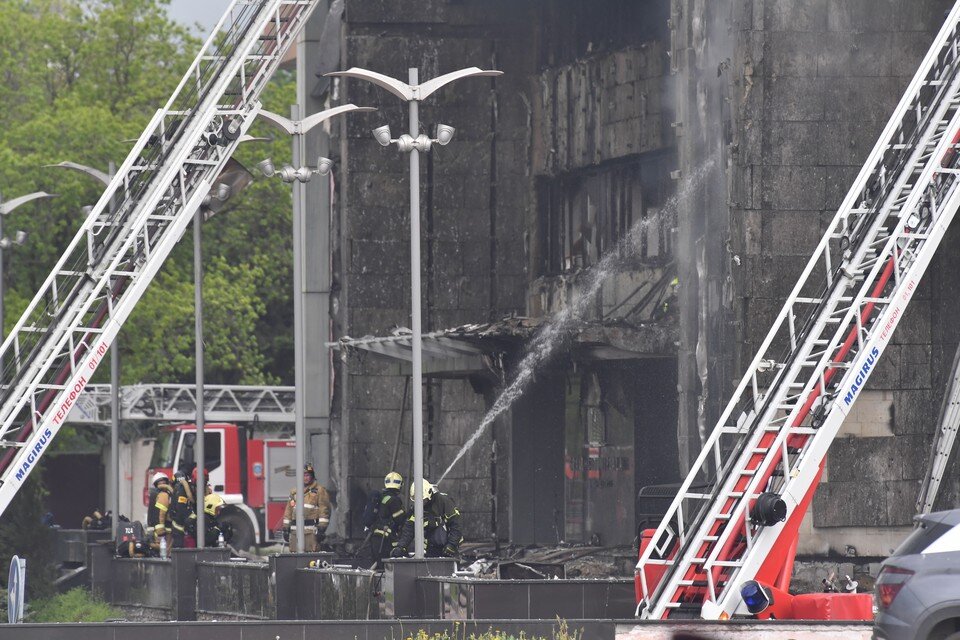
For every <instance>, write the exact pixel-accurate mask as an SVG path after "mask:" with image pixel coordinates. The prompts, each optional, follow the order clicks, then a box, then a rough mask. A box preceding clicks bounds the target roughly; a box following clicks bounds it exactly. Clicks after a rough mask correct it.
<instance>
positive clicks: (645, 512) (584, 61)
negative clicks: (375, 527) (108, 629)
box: [310, 0, 960, 555]
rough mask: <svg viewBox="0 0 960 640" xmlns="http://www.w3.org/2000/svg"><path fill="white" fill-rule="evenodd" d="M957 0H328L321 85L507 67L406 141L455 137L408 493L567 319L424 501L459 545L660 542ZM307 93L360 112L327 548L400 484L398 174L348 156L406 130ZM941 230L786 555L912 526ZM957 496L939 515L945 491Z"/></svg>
mask: <svg viewBox="0 0 960 640" xmlns="http://www.w3.org/2000/svg"><path fill="white" fill-rule="evenodd" d="M949 4H950V3H949V2H947V1H946V0H922V1H916V0H796V1H792V2H775V1H769V0H752V1H751V0H730V1H722V2H716V1H714V0H709V1H708V0H597V1H595V2H581V1H575V0H547V1H543V2H532V1H521V2H507V1H505V0H495V1H491V2H477V1H473V0H429V1H418V2H397V3H390V2H383V1H382V0H345V1H344V2H342V3H340V2H333V3H330V5H329V6H328V7H324V9H325V10H324V11H320V12H319V13H320V14H321V15H320V16H319V17H318V18H317V20H316V21H315V22H317V24H316V25H314V27H313V33H314V35H315V39H316V42H315V45H316V48H317V51H318V53H317V55H316V56H315V57H316V58H317V59H318V60H319V68H320V70H321V71H323V70H327V71H329V70H334V69H337V68H341V69H346V68H349V67H353V66H356V67H363V68H367V69H371V70H375V71H378V72H381V73H384V74H386V75H389V76H393V77H396V78H401V79H405V78H406V75H407V69H408V67H417V68H418V69H419V72H420V78H421V79H422V80H427V79H430V78H432V77H435V76H438V75H440V74H443V73H447V72H450V71H453V70H455V69H459V68H462V67H470V66H477V67H481V68H495V69H500V70H502V71H503V72H504V75H503V76H501V77H498V78H475V79H467V80H462V81H458V82H457V83H455V84H453V85H450V86H449V87H447V88H444V89H442V90H441V91H439V92H438V93H437V94H435V95H434V96H432V97H431V98H430V99H428V100H427V101H424V102H423V103H422V105H421V107H420V117H421V122H422V124H423V128H424V130H425V131H426V132H432V129H433V127H434V126H435V125H436V124H438V123H445V124H449V125H452V126H454V127H456V129H457V132H456V136H455V138H454V140H453V141H452V142H451V144H450V145H448V146H445V147H438V146H436V145H435V146H434V148H433V150H432V151H431V152H430V153H429V154H424V155H423V156H422V159H421V171H422V178H421V181H422V184H421V186H422V189H421V203H422V204H421V226H422V230H423V236H422V243H423V244H422V263H421V265H422V278H423V283H424V285H423V300H422V309H423V314H424V316H423V317H424V333H425V334H428V335H427V337H426V338H425V342H424V363H425V364H424V367H425V372H426V375H427V377H426V380H425V385H424V407H423V415H424V434H425V450H424V460H425V465H426V466H425V475H426V477H428V478H430V479H431V480H437V479H438V478H439V477H440V476H441V475H443V474H444V472H446V471H447V470H448V467H450V465H451V463H452V462H453V461H454V459H455V458H456V457H457V454H458V452H460V450H461V448H462V447H463V445H464V444H465V443H466V442H467V441H468V440H469V439H470V438H471V436H473V435H474V434H475V432H476V431H477V429H478V427H479V425H480V424H481V421H482V420H483V418H484V416H485V414H486V413H487V411H488V410H489V409H490V408H491V407H492V406H493V405H494V403H495V401H496V399H497V398H498V396H499V394H500V393H501V392H502V391H503V389H504V388H505V387H507V386H508V384H509V383H510V381H511V380H512V379H513V377H514V376H515V375H516V373H517V369H518V366H520V365H521V363H522V360H523V357H524V354H525V352H526V349H527V348H528V346H529V345H530V344H531V339H532V337H533V336H534V335H536V334H537V332H538V331H540V330H542V328H543V326H544V324H545V323H546V322H548V321H551V319H553V320H552V321H554V322H555V321H556V319H557V318H560V317H563V318H565V319H566V320H565V322H567V321H569V322H568V325H569V326H568V325H564V327H565V329H564V330H563V331H561V332H559V334H558V336H557V340H556V345H557V348H556V350H555V353H554V355H553V356H552V357H549V358H546V359H545V361H544V362H543V364H542V366H540V367H539V368H538V370H537V371H536V373H535V375H534V376H533V382H532V383H531V384H530V385H529V386H528V387H526V388H525V389H524V392H523V393H520V394H518V395H517V397H516V398H515V400H514V401H513V402H512V403H511V404H510V408H509V409H508V410H507V411H506V412H504V413H503V414H501V415H500V416H499V417H498V418H497V419H496V420H494V421H493V424H492V425H491V427H490V428H489V429H486V430H485V431H483V433H481V434H480V435H479V437H478V438H477V440H476V443H475V445H474V446H472V447H471V448H470V449H469V450H468V451H467V452H466V454H465V455H464V456H463V458H462V459H461V460H460V461H459V462H457V464H455V465H453V466H452V468H450V469H449V473H447V474H446V477H445V478H444V480H443V482H442V483H441V490H442V491H444V492H446V493H449V494H451V495H452V496H453V498H454V499H455V500H456V501H457V502H458V504H459V505H460V508H461V510H462V512H463V514H464V519H465V529H466V531H467V532H468V539H469V540H475V541H483V540H488V541H489V540H493V539H496V540H500V541H509V542H513V543H538V544H555V543H557V542H560V541H566V542H583V543H590V542H593V543H598V542H599V543H600V544H604V545H627V544H630V543H631V542H632V541H633V539H634V536H635V534H636V529H637V526H638V525H642V524H643V523H645V522H650V521H653V520H655V519H656V517H657V512H658V510H659V509H661V508H662V507H665V506H666V505H665V504H663V496H669V487H662V486H661V485H669V484H670V483H675V482H678V481H679V480H680V479H681V478H682V477H683V474H684V472H685V470H686V468H687V466H688V465H689V463H690V461H691V460H692V458H693V457H694V456H696V454H697V452H698V449H699V443H700V441H701V438H702V437H703V436H704V435H705V433H706V432H707V431H708V430H709V429H711V428H712V426H713V424H714V422H715V420H716V418H717V416H718V415H719V413H720V411H721V410H722V409H723V406H724V404H725V402H726V400H727V398H728V397H729V394H730V391H731V390H732V388H733V386H734V385H735V383H736V382H737V380H738V378H739V375H740V372H741V371H742V369H743V366H744V365H745V364H746V363H747V362H749V360H750V358H752V356H753V353H754V351H755V349H756V346H757V345H758V344H759V343H760V341H762V340H763V338H764V336H765V334H766V332H767V328H768V326H769V324H770V322H771V321H772V319H773V317H774V316H775V315H776V313H777V312H778V311H779V309H780V307H781V305H782V302H783V299H784V297H785V296H786V295H787V293H788V292H789V290H790V288H791V287H792V286H793V284H794V282H795V281H796V279H797V277H798V275H799V273H800V272H801V270H802V268H803V266H804V264H805V263H806V261H807V260H808V258H809V254H810V252H812V250H813V247H814V246H815V245H816V243H817V242H818V240H819V238H820V235H821V233H822V230H823V228H824V225H825V224H826V222H827V221H828V220H829V219H830V218H831V217H832V215H833V212H834V211H835V209H836V207H837V206H838V205H839V203H840V201H841V200H842V198H843V196H844V195H845V193H846V190H847V188H848V187H849V185H850V184H851V183H852V181H853V179H854V177H855V175H856V173H857V171H858V170H859V167H860V163H861V162H862V161H863V160H864V159H865V158H866V156H867V154H868V153H869V151H870V149H871V148H872V146H873V144H874V143H875V141H876V138H877V136H878V135H879V133H880V131H881V130H882V128H883V126H884V124H885V122H886V120H887V117H888V115H889V113H890V112H891V111H892V110H893V108H894V106H895V105H896V103H897V101H898V99H899V96H900V94H901V92H902V90H903V88H904V87H905V86H906V85H907V83H908V82H909V80H910V78H911V77H912V75H913V73H914V70H915V67H916V65H917V64H918V63H919V61H920V60H921V59H922V57H923V54H924V52H925V51H926V49H927V47H928V46H929V43H930V42H931V40H932V38H933V34H934V33H935V32H936V29H937V28H938V27H939V25H940V22H941V21H942V17H943V12H944V10H945V9H946V8H948V5H949ZM321 33H322V34H325V37H326V38H327V40H329V37H330V34H334V35H336V34H339V38H338V43H339V47H334V48H331V47H330V45H329V42H325V43H320V42H319V35H320V34H321ZM311 42H313V41H311ZM316 70H317V69H315V68H311V69H310V71H316ZM314 98H315V99H316V101H317V104H324V103H326V104H330V103H345V102H352V103H355V104H358V105H369V106H375V107H377V108H378V109H379V111H378V113H376V114H370V115H369V116H364V117H356V118H353V119H352V120H350V121H349V122H347V123H344V124H343V125H338V126H336V127H335V128H334V129H333V130H332V131H331V135H330V138H329V141H325V142H323V143H322V144H324V145H326V144H329V148H330V151H331V154H333V155H334V156H338V171H337V177H336V184H335V189H334V192H333V194H334V197H333V198H330V199H329V203H330V207H329V209H328V210H327V211H328V213H329V214H330V219H331V227H330V229H331V234H330V239H329V244H330V249H331V264H332V287H331V292H332V293H331V304H330V316H331V322H332V328H331V335H332V337H333V338H334V339H338V340H339V344H340V348H339V350H338V351H337V353H336V355H335V362H334V375H333V383H332V402H331V421H330V424H331V432H332V449H333V457H332V466H331V478H332V482H333V483H334V484H335V485H336V486H337V488H338V489H339V499H338V502H339V505H338V506H339V511H340V514H341V520H340V522H339V524H338V526H339V527H340V528H341V531H342V532H343V533H344V534H347V535H357V534H358V532H359V531H360V528H359V523H358V519H359V514H360V512H361V511H362V505H363V503H364V500H365V494H366V492H367V491H369V490H370V489H373V488H376V487H378V486H379V484H380V482H381V481H382V478H383V475H384V474H385V473H386V472H387V471H390V470H392V469H396V470H398V471H400V472H401V473H402V474H404V476H406V477H410V476H412V473H411V460H410V458H411V456H410V443H411V426H410V419H411V418H410V397H411V395H410V389H409V366H408V362H407V360H408V358H409V337H408V334H407V333H406V332H405V330H404V329H403V328H404V327H407V326H409V324H410V321H409V317H410V284H409V281H410V271H409V268H410V267H409V218H408V216H409V207H408V200H407V193H408V167H407V159H406V156H405V155H403V154H399V153H397V152H396V150H395V149H393V148H383V147H381V146H379V145H378V144H377V142H376V141H375V140H374V138H373V137H372V135H371V134H370V130H371V129H372V128H373V127H375V126H379V125H381V124H389V125H391V127H392V129H393V130H394V131H395V132H396V131H405V130H406V128H407V126H408V125H407V114H406V105H405V104H403V103H401V102H400V101H398V100H397V99H396V98H395V97H394V96H392V95H390V94H388V93H386V92H385V91H382V90H381V89H379V88H376V87H374V86H372V85H368V84H365V83H362V82H360V81H356V80H345V79H344V80H337V81H334V82H326V83H324V87H323V88H322V90H318V91H317V92H316V93H315V95H314ZM955 235H956V234H955V233H951V236H950V238H948V239H947V240H946V242H945V244H944V247H943V248H942V249H941V251H940V254H939V257H938V258H937V259H936V261H935V264H934V266H933V267H932V268H931V270H930V272H929V275H928V276H927V278H926V280H925V282H924V285H923V290H922V292H921V294H920V295H918V297H917V299H916V300H915V302H914V303H913V306H912V307H911V309H910V312H909V317H908V318H906V319H905V322H904V324H903V328H902V329H901V331H900V332H899V336H897V338H896V340H897V342H896V344H895V345H892V346H891V347H890V348H888V350H887V354H886V355H885V356H884V358H883V361H882V362H883V364H882V365H881V371H878V375H876V376H875V377H874V378H873V379H872V380H871V383H870V391H869V392H868V393H867V394H865V396H864V397H863V398H862V399H861V400H860V402H859V405H858V408H857V409H856V411H855V412H854V414H853V415H852V416H851V418H850V419H848V421H847V425H846V426H845V427H844V432H843V436H844V437H841V438H839V439H838V441H837V442H836V443H835V444H834V445H833V448H832V450H831V453H830V455H829V460H828V468H827V472H826V475H825V477H824V480H825V482H824V483H823V485H822V486H821V488H820V490H819V493H818V496H817V498H816V501H815V504H814V507H813V509H812V514H811V515H810V516H809V518H808V520H809V526H808V527H807V529H806V535H805V537H804V540H802V541H801V551H807V552H826V551H829V550H831V549H834V550H835V549H837V548H840V549H842V548H843V547H844V545H851V544H856V545H858V550H859V551H860V552H861V553H868V554H870V553H875V554H877V555H882V554H883V553H886V552H887V551H888V550H889V546H891V545H892V544H893V543H894V542H895V541H896V539H897V538H898V537H899V536H901V535H902V531H903V528H904V527H906V526H909V524H910V518H911V515H912V512H913V504H914V500H915V497H916V491H917V489H918V483H919V479H920V477H921V476H922V474H923V468H924V464H925V459H926V456H927V452H928V446H929V441H930V437H931V435H932V431H933V428H934V422H935V420H936V406H937V404H938V402H939V398H940V397H941V396H942V394H943V386H944V384H945V380H946V377H947V376H948V374H949V370H950V364H951V361H952V355H953V352H954V349H955V347H956V342H957V340H956V339H955V337H954V332H953V331H952V330H951V326H950V323H949V322H948V321H946V319H947V318H950V317H952V315H951V314H952V311H953V310H954V309H953V307H954V306H956V302H955V297H951V296H949V295H947V292H948V291H950V290H952V289H953V288H954V287H955V284H954V282H953V278H954V277H955V276H953V274H954V273H957V269H953V268H951V262H952V261H953V260H955V258H953V257H952V254H953V252H952V251H951V249H952V248H954V247H956V243H957V238H955V237H954V236H955ZM609 256H617V258H616V259H610V258H609ZM571 319H572V320H571ZM951 478H952V479H951V480H950V481H949V483H947V484H949V487H948V488H947V489H946V490H945V492H944V493H945V494H947V495H944V496H942V499H943V501H944V503H945V504H946V503H949V502H950V501H955V500H956V497H957V495H958V494H960V483H958V481H957V480H956V478H957V474H956V471H955V470H952V476H951ZM644 488H647V489H645V490H644V491H643V492H641V490H642V489H644ZM638 493H642V496H641V498H640V499H639V500H638ZM344 516H345V517H344Z"/></svg>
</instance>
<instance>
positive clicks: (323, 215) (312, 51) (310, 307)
mask: <svg viewBox="0 0 960 640" xmlns="http://www.w3.org/2000/svg"><path fill="white" fill-rule="evenodd" d="M328 5H329V3H328V2H321V3H320V6H318V7H317V9H316V11H315V12H314V18H313V19H311V20H310V22H309V23H307V25H306V27H305V28H304V30H303V32H302V34H301V36H300V40H299V41H298V44H297V104H298V105H299V106H300V114H301V118H303V117H306V116H309V115H311V114H314V113H317V112H318V111H322V110H323V109H324V107H325V106H326V99H325V98H324V99H319V98H317V97H315V96H313V95H312V92H313V89H314V88H315V87H316V85H317V82H318V78H317V77H316V75H315V71H316V70H317V69H318V68H319V65H320V47H319V41H320V34H321V32H322V30H323V24H324V21H325V20H326V17H327V13H328V9H329V6H328ZM304 146H305V149H306V154H305V157H304V158H302V162H303V164H304V165H309V166H314V165H315V164H316V161H317V157H319V156H325V157H329V155H330V136H329V135H327V133H326V130H325V127H324V126H319V127H315V128H314V129H313V130H312V131H311V132H310V133H309V134H307V136H306V140H305V145H304ZM340 171H341V168H340V167H337V166H335V167H334V170H333V172H332V173H331V176H333V179H336V177H337V176H339V175H340ZM331 176H319V175H318V176H315V177H314V178H313V180H311V181H310V182H308V183H307V184H305V185H304V186H303V189H304V193H305V197H304V207H303V215H304V230H305V232H304V239H303V240H304V241H303V246H304V256H303V260H304V264H305V270H304V274H303V281H302V289H303V291H302V293H301V295H302V300H301V309H302V313H303V330H304V353H303V364H304V371H303V376H304V378H303V380H304V388H305V389H306V390H307V393H306V395H305V397H304V403H303V407H304V430H305V431H306V434H307V449H306V453H307V459H308V460H309V461H311V462H313V464H314V467H315V468H316V470H317V480H318V481H319V482H320V484H322V485H324V486H325V487H327V488H328V489H332V488H335V487H334V486H333V484H332V483H331V474H330V389H331V385H330V351H329V349H327V347H326V346H325V344H326V343H327V342H329V341H330V338H331V336H330V215H331V211H330V183H331ZM333 518H334V520H333V521H332V522H331V524H330V530H331V531H333V530H337V531H339V530H340V525H339V524H337V523H338V522H339V517H338V514H337V513H336V511H335V512H334V514H333Z"/></svg>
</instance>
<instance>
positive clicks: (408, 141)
mask: <svg viewBox="0 0 960 640" xmlns="http://www.w3.org/2000/svg"><path fill="white" fill-rule="evenodd" d="M416 146H417V141H416V140H415V139H414V138H413V136H411V135H410V134H409V133H404V134H403V135H401V136H400V137H399V138H398V139H397V149H399V150H400V153H410V152H411V151H413V150H414V149H415V148H416Z"/></svg>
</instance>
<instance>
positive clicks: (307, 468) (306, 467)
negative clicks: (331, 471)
mask: <svg viewBox="0 0 960 640" xmlns="http://www.w3.org/2000/svg"><path fill="white" fill-rule="evenodd" d="M303 472H304V473H309V474H310V475H312V476H313V477H314V478H316V477H317V472H316V471H314V470H313V464H312V463H310V462H308V463H307V464H305V465H303Z"/></svg>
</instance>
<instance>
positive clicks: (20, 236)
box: [13, 231, 27, 244]
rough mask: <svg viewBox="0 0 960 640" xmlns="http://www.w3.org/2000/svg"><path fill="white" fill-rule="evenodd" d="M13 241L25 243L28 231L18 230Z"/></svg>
mask: <svg viewBox="0 0 960 640" xmlns="http://www.w3.org/2000/svg"><path fill="white" fill-rule="evenodd" d="M13 241H14V242H16V243H17V244H23V243H24V242H26V241H27V232H26V231H17V233H16V235H15V236H14V240H13Z"/></svg>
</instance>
